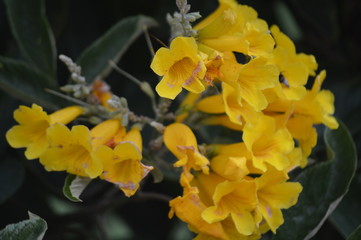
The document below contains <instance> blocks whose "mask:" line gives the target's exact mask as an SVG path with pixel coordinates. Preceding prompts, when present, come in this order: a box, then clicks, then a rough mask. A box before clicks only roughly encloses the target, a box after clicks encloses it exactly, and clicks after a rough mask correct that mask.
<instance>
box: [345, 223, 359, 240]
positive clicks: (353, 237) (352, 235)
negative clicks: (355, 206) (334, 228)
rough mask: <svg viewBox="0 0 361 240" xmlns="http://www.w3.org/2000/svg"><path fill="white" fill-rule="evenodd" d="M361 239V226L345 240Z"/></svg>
mask: <svg viewBox="0 0 361 240" xmlns="http://www.w3.org/2000/svg"><path fill="white" fill-rule="evenodd" d="M360 239H361V225H360V226H358V228H357V229H356V230H355V231H354V232H353V233H352V234H351V235H350V236H349V237H348V238H347V240H360Z"/></svg>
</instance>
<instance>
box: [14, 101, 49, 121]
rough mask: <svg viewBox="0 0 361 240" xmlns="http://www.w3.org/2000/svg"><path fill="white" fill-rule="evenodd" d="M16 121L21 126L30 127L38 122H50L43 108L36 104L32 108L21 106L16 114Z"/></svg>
mask: <svg viewBox="0 0 361 240" xmlns="http://www.w3.org/2000/svg"><path fill="white" fill-rule="evenodd" d="M14 119H15V120H16V121H17V122H18V123H19V124H21V125H30V124H32V123H34V122H38V121H47V122H49V120H50V119H49V116H48V115H47V114H46V112H45V111H43V108H42V107H40V106H38V105H36V104H35V103H34V104H33V105H32V106H31V108H29V107H26V106H19V108H18V109H17V110H15V112H14Z"/></svg>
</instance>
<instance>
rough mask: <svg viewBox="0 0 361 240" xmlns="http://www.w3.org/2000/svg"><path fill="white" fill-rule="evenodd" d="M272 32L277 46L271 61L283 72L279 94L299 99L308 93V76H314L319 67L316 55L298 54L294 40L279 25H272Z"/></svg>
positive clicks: (287, 97) (291, 98)
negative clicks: (306, 86) (306, 85)
mask: <svg viewBox="0 0 361 240" xmlns="http://www.w3.org/2000/svg"><path fill="white" fill-rule="evenodd" d="M271 32H272V36H273V37H274V39H275V41H276V48H275V49H274V51H273V58H272V59H270V61H269V62H270V63H273V64H276V65H277V67H278V69H279V71H280V74H281V75H280V82H281V86H282V88H281V89H277V91H278V94H280V95H281V96H282V97H285V98H286V99H290V100H299V99H301V98H302V97H303V96H304V95H305V94H306V88H305V86H304V85H305V84H306V83H307V80H308V76H309V75H312V76H314V74H315V72H314V71H315V70H316V69H317V62H316V60H315V57H314V56H312V55H306V54H303V53H300V54H296V47H295V45H294V44H293V42H292V40H291V39H290V38H289V37H287V36H286V35H285V34H283V33H282V32H281V31H280V30H279V28H278V27H277V26H275V25H274V26H272V27H271ZM280 91H281V92H280Z"/></svg>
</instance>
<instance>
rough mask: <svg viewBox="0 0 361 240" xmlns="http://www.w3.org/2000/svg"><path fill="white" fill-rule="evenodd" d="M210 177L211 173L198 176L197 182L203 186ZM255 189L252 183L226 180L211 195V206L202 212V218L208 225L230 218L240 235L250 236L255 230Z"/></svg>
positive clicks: (254, 184)
mask: <svg viewBox="0 0 361 240" xmlns="http://www.w3.org/2000/svg"><path fill="white" fill-rule="evenodd" d="M211 177H212V173H211V174H210V175H208V176H207V175H200V176H198V177H197V180H198V181H199V182H202V185H204V184H207V181H208V180H209V178H211ZM208 184H209V183H208ZM256 189H257V186H256V183H255V182H254V181H247V180H241V181H237V182H233V181H228V180H226V181H223V182H220V183H218V184H217V185H216V187H215V190H214V193H213V194H212V200H213V204H212V206H209V207H208V208H206V209H205V210H204V211H203V212H202V218H203V219H204V220H205V221H207V222H208V223H214V222H219V221H222V220H224V219H226V218H227V217H231V218H232V220H233V222H234V224H235V226H236V229H237V230H238V232H239V233H240V234H243V235H251V234H252V233H253V232H254V230H255V228H256V223H255V220H254V217H253V215H252V211H253V210H254V209H255V208H256V206H257V196H256Z"/></svg>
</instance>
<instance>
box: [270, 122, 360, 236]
mask: <svg viewBox="0 0 361 240" xmlns="http://www.w3.org/2000/svg"><path fill="white" fill-rule="evenodd" d="M324 138H325V143H326V146H327V148H328V151H329V152H330V153H331V154H332V159H331V160H330V161H326V162H323V163H320V164H317V165H315V166H313V167H310V168H308V169H306V170H305V171H304V172H302V173H301V174H300V175H299V177H298V178H297V179H296V180H297V181H298V182H300V183H301V184H302V186H303V187H304V188H303V191H302V193H301V194H300V197H299V200H298V203H297V205H296V206H294V207H292V208H290V209H288V210H287V211H285V212H284V218H285V223H284V224H283V225H282V226H281V227H280V228H279V230H278V232H277V235H275V236H274V239H277V240H286V239H290V238H291V239H293V240H301V239H302V240H303V239H310V238H311V237H312V236H314V235H315V234H316V232H317V231H318V230H319V228H320V227H321V225H322V224H323V223H324V221H325V220H326V219H327V217H328V216H329V215H330V214H331V213H332V211H333V210H334V209H335V208H336V206H337V205H338V204H339V202H340V201H341V200H342V198H343V196H344V195H345V194H346V192H347V191H348V188H349V185H350V182H351V180H352V178H353V176H354V174H355V169H356V150H355V145H354V142H353V140H352V138H351V136H350V134H349V132H348V130H347V129H346V127H345V126H344V125H343V124H342V123H341V124H340V126H339V128H338V129H337V130H333V131H331V130H329V129H326V130H325V134H324Z"/></svg>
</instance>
